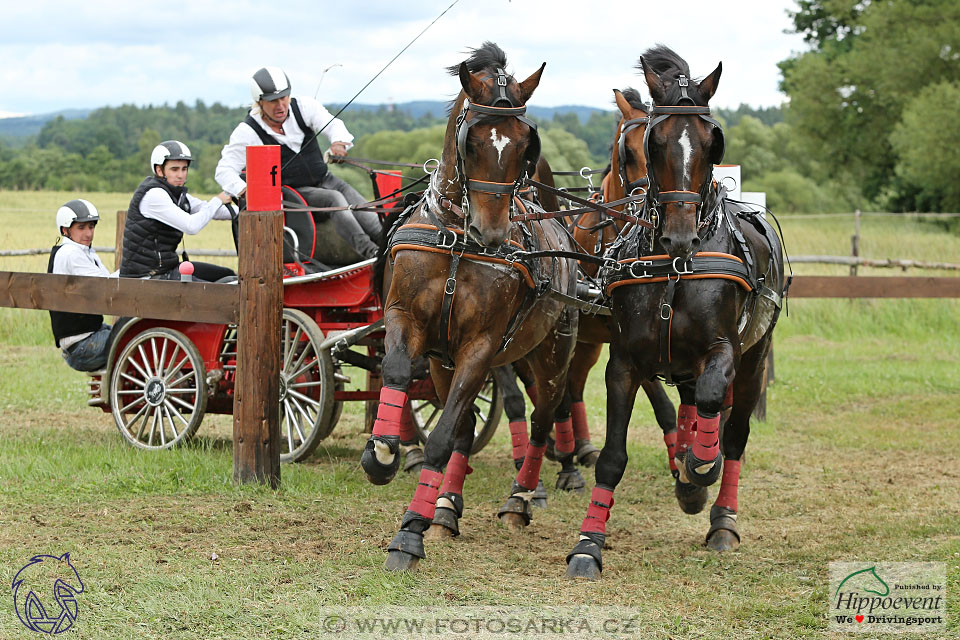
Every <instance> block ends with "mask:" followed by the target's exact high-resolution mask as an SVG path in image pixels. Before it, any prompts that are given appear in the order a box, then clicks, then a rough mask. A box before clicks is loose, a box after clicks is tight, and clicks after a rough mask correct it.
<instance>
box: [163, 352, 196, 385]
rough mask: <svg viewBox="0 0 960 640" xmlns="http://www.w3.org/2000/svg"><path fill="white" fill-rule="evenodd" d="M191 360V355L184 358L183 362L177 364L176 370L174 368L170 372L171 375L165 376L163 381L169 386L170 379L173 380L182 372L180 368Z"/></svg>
mask: <svg viewBox="0 0 960 640" xmlns="http://www.w3.org/2000/svg"><path fill="white" fill-rule="evenodd" d="M189 358H190V356H189V355H185V356H183V360H181V361H180V362H178V363H177V366H175V367H174V368H172V369H170V370H169V371H170V373H167V374H164V376H163V381H164V382H166V383H168V384H169V382H170V380H169V378H172V377H173V376H174V375H175V374H176V373H177V371H180V368H181V367H183V365H184V363H185V362H186V361H187V360H188V359H189Z"/></svg>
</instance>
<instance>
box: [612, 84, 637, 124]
mask: <svg viewBox="0 0 960 640" xmlns="http://www.w3.org/2000/svg"><path fill="white" fill-rule="evenodd" d="M613 97H614V99H615V100H616V101H617V108H618V109H620V113H621V114H622V115H623V117H624V118H625V119H627V120H629V119H630V114H631V113H633V106H631V104H630V103H629V102H627V99H626V98H624V97H623V94H622V93H620V90H619V89H614V90H613Z"/></svg>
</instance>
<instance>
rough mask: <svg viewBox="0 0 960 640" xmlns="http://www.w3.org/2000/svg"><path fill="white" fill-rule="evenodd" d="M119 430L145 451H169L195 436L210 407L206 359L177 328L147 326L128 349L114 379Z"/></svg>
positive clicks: (113, 397) (112, 402) (113, 401)
mask: <svg viewBox="0 0 960 640" xmlns="http://www.w3.org/2000/svg"><path fill="white" fill-rule="evenodd" d="M110 406H111V407H112V408H113V419H114V421H115V422H116V424H117V428H118V429H119V430H120V434H121V435H123V437H124V438H125V439H126V440H127V442H129V443H130V444H132V445H134V446H135V447H140V448H141V449H151V450H152V449H169V448H171V447H174V446H176V445H178V444H180V443H181V442H184V441H186V440H188V439H189V438H191V437H192V436H193V434H194V433H196V431H197V428H198V427H199V426H200V421H201V420H203V413H204V411H205V410H206V408H207V383H206V371H205V370H204V366H203V358H202V357H201V356H200V352H199V351H198V350H197V347H196V346H194V344H193V343H192V342H191V341H190V339H189V338H187V336H185V335H183V334H182V333H180V332H179V331H175V330H173V329H166V328H158V329H149V330H147V331H144V332H143V333H140V334H138V335H137V336H135V337H134V338H133V340H131V341H130V342H129V344H127V346H126V347H124V349H123V351H122V352H121V353H120V357H119V358H117V362H116V364H115V365H114V367H113V372H112V374H111V379H110Z"/></svg>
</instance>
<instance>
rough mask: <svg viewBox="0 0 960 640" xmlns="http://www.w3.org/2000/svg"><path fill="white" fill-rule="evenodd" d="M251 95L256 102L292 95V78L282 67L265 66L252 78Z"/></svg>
mask: <svg viewBox="0 0 960 640" xmlns="http://www.w3.org/2000/svg"><path fill="white" fill-rule="evenodd" d="M250 95H251V97H253V102H254V104H256V103H257V102H260V101H261V100H266V101H267V102H270V101H271V100H277V99H278V98H282V97H284V96H288V95H290V78H288V77H287V74H285V73H284V72H283V69H281V68H280V67H263V68H262V69H260V70H258V71H257V72H256V73H254V74H253V77H252V78H250Z"/></svg>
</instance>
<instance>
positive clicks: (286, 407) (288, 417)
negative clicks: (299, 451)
mask: <svg viewBox="0 0 960 640" xmlns="http://www.w3.org/2000/svg"><path fill="white" fill-rule="evenodd" d="M283 421H284V422H285V423H286V427H287V428H286V432H287V447H288V448H287V450H288V451H289V452H290V453H293V450H294V449H296V448H297V447H296V445H294V444H293V414H292V413H291V411H290V404H289V403H288V402H287V400H286V399H284V401H283Z"/></svg>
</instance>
